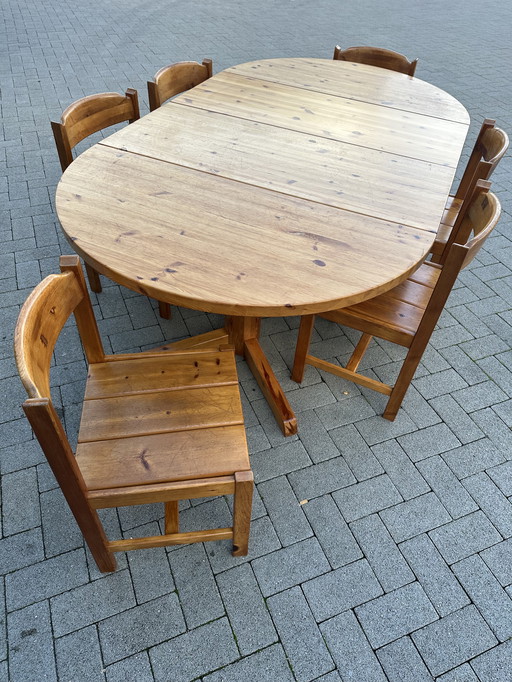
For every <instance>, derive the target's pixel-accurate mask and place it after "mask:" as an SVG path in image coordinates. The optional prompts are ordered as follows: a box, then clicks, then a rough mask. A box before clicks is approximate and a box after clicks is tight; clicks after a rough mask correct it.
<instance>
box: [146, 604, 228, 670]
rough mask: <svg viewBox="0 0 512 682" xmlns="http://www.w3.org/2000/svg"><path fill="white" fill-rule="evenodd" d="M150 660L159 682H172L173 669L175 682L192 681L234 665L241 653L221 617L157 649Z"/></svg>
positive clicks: (152, 652)
mask: <svg viewBox="0 0 512 682" xmlns="http://www.w3.org/2000/svg"><path fill="white" fill-rule="evenodd" d="M149 657H150V659H151V665H152V667H153V673H154V675H155V680H156V681H157V682H168V680H169V671H170V670H172V672H173V682H189V680H193V679H195V678H197V677H199V676H200V675H205V674H206V673H208V672H211V671H212V670H216V669H217V668H221V667H223V666H225V665H228V664H229V663H232V662H233V661H235V660H236V659H237V658H239V653H238V649H237V647H236V644H235V640H234V639H233V633H232V632H231V628H230V627H229V623H228V620H227V618H220V619H219V620H215V621H213V622H211V623H207V624H206V625H201V626H200V627H198V628H195V629H194V630H190V631H189V632H186V633H184V634H183V635H180V636H179V637H175V638H174V639H172V640H170V641H168V642H164V643H163V644H160V645H158V646H155V647H153V648H152V649H151V650H150V652H149ZM220 679H222V678H220ZM227 679H228V678H226V680H227Z"/></svg>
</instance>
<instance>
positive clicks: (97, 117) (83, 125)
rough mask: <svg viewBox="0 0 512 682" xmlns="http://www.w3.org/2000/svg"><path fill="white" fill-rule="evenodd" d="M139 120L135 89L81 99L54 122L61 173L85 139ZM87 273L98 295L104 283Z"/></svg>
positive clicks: (163, 309)
mask: <svg viewBox="0 0 512 682" xmlns="http://www.w3.org/2000/svg"><path fill="white" fill-rule="evenodd" d="M139 118H140V113H139V100H138V96H137V91H136V90H133V88H128V90H127V91H126V93H125V94H124V95H119V94H118V93H117V92H104V93H99V94H97V95H89V96H88V97H82V99H79V100H77V101H76V102H73V104H70V105H69V107H68V108H67V109H66V110H65V111H64V112H63V114H62V116H61V117H60V121H58V122H57V121H52V122H51V124H52V130H53V137H54V138H55V144H56V146H57V152H58V154H59V160H60V165H61V167H62V171H63V172H64V171H65V170H66V168H67V167H68V166H69V165H70V163H72V161H73V148H74V147H75V146H76V145H77V144H78V143H79V142H81V141H82V140H84V139H85V138H86V137H89V135H92V134H93V133H97V132H98V131H99V130H104V129H105V128H109V127H110V126H113V125H116V124H117V123H122V122H124V121H128V123H133V122H134V121H137V120H138V119H139ZM85 269H86V271H87V278H88V280H89V284H90V287H91V289H92V291H94V292H95V293H97V294H99V293H100V292H101V281H100V276H99V274H98V272H97V271H96V270H95V269H94V268H93V267H92V266H91V265H89V264H88V263H85ZM158 307H159V311H160V315H161V317H164V318H165V319H169V318H170V316H171V309H170V306H169V304H168V303H163V302H162V301H159V302H158Z"/></svg>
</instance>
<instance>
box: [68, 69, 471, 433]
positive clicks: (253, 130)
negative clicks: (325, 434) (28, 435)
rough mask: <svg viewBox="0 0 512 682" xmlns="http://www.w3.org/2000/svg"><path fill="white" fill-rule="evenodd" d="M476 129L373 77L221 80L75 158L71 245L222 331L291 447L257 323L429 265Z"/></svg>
mask: <svg viewBox="0 0 512 682" xmlns="http://www.w3.org/2000/svg"><path fill="white" fill-rule="evenodd" d="M468 125H469V117H468V114H467V112H466V110H465V109H464V107H463V106H462V105H461V104H460V103H459V102H458V101H457V100H455V99H454V98H453V97H451V96H450V95H448V94H447V93H445V92H443V91H442V90H440V89H438V88H436V87H434V86H433V85H430V84H429V83H425V82H423V81H421V80H419V79H417V78H411V77H409V76H406V75H404V74H400V73H396V72H393V71H389V70H386V69H380V68H376V67H371V66H365V65H362V64H352V63H347V62H339V61H331V60H320V59H272V60H264V61H259V62H251V63H247V64H241V65H239V66H235V67H232V68H229V69H226V70H225V71H223V72H221V73H219V74H217V75H215V76H213V77H212V78H210V79H209V80H207V81H205V82H204V83H202V84H201V85H199V86H197V87H195V88H193V89H192V90H189V91H188V92H186V93H184V94H182V95H180V96H178V97H176V98H175V99H174V100H172V101H170V102H168V103H167V104H165V105H164V106H162V107H161V108H160V109H158V110H156V111H154V112H153V113H151V114H149V115H147V116H144V117H143V118H142V119H141V120H140V121H137V122H135V123H133V124H132V125H129V126H127V127H125V128H123V129H122V130H121V131H119V132H117V133H115V134H113V135H111V136H110V137H108V138H106V139H104V140H102V141H101V142H100V143H98V144H96V145H95V146H93V147H91V148H90V149H88V150H87V151H85V152H84V153H83V154H81V155H80V156H79V157H78V158H77V159H76V160H75V161H74V162H73V163H72V164H71V165H70V166H69V168H68V169H67V170H66V172H65V173H64V175H63V176H62V179H61V181H60V183H59V186H58V189H57V212H58V216H59V219H60V222H61V224H62V227H63V229H64V232H65V234H66V237H67V238H68V240H69V242H70V243H71V245H72V246H73V248H74V249H75V251H77V252H78V253H79V254H80V255H81V256H82V257H83V258H84V259H85V260H86V261H87V262H88V263H90V264H91V265H92V266H93V267H94V268H96V269H97V270H98V271H99V272H101V273H103V274H104V275H106V276H108V277H110V278H111V279H113V280H115V281H116V282H119V283H120V284H123V285H124V286H127V287H130V288H131V289H134V290H136V291H139V292H141V293H143V294H146V295H147V296H151V297H153V298H156V299H158V300H161V301H168V302H169V303H173V304H176V305H183V306H187V307H190V308H196V309H199V310H205V311H207V312H215V313H223V314H225V315H227V316H228V318H227V323H226V329H223V330H219V331H216V332H211V333H209V334H206V335H202V336H201V337H195V339H191V340H185V341H182V342H178V344H173V347H180V346H181V347H184V346H187V345H188V346H192V345H198V344H201V343H202V344H205V343H211V342H218V341H219V340H221V339H222V338H225V337H226V334H228V335H229V338H230V340H231V341H232V342H233V343H235V346H236V349H237V352H238V353H241V354H244V355H245V357H246V359H247V361H248V363H249V365H250V367H251V369H252V371H253V373H254V375H255V377H256V379H257V380H258V383H259V385H260V387H261V388H262V390H263V393H264V395H265V396H266V398H267V400H268V402H269V404H270V407H271V408H272V410H273V412H274V414H275V415H276V418H277V420H278V422H279V423H280V425H281V428H282V430H283V433H285V434H292V433H295V432H296V430H297V424H296V419H295V415H294V414H293V411H292V409H291V407H290V405H289V403H288V401H287V399H286V396H285V395H284V393H283V391H282V389H281V387H280V386H279V384H278V382H277V380H276V378H275V376H274V374H273V372H272V369H271V367H270V365H269V363H268V361H267V359H266V357H265V355H264V354H263V352H262V350H261V347H260V345H259V342H258V334H259V321H260V318H261V317H272V316H282V315H301V314H305V313H314V312H323V311H326V310H331V309H334V308H339V307H342V306H345V305H350V304H353V303H356V302H359V301H363V300H365V299H368V298H370V297H372V296H375V295H377V294H379V293H382V292H384V291H386V290H388V289H390V288H391V287H393V286H395V285H396V284H397V283H399V282H400V281H401V280H403V279H405V278H406V277H407V276H408V275H409V274H411V272H413V271H414V270H415V268H417V267H418V265H419V264H420V263H421V262H422V261H423V260H424V258H425V257H426V255H427V253H428V251H429V248H430V246H431V244H432V242H433V240H434V237H435V234H436V229H437V226H438V224H439V222H440V219H441V216H442V213H443V208H444V205H445V201H446V199H447V196H448V193H449V190H450V187H451V183H452V180H453V177H454V173H455V169H456V166H457V163H458V160H459V156H460V153H461V149H462V146H463V143H464V140H465V137H466V133H467V129H468Z"/></svg>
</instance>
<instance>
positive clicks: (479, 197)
mask: <svg viewBox="0 0 512 682" xmlns="http://www.w3.org/2000/svg"><path fill="white" fill-rule="evenodd" d="M500 213H501V207H500V204H499V201H498V199H497V198H496V197H495V196H494V194H492V193H491V192H489V183H485V182H482V181H480V182H478V183H477V185H476V187H475V189H474V192H473V197H472V201H471V202H470V204H469V205H468V207H467V210H466V214H465V217H464V221H463V222H462V223H461V225H460V229H459V232H458V234H457V235H453V239H454V241H453V243H451V244H449V245H447V252H446V254H445V258H444V264H443V265H439V264H436V263H431V262H426V263H424V264H423V265H421V266H420V267H419V268H418V270H416V272H415V273H414V274H413V275H411V276H410V277H409V278H408V279H407V280H405V281H404V282H402V283H401V284H399V285H398V286H397V287H395V288H394V289H391V290H390V291H388V292H387V293H385V294H381V295H380V296H376V297H375V298H373V299H371V300H369V301H365V302H364V303H358V304H356V305H353V306H349V307H347V308H340V309H339V310H334V311H332V312H328V313H322V314H321V317H324V318H326V319H327V320H332V321H333V322H337V323H338V324H342V325H346V326H347V327H352V328H353V329H357V330H358V331H360V332H362V336H361V338H360V339H359V342H358V344H357V345H356V347H355V350H354V352H353V354H352V356H351V357H350V359H349V361H348V363H347V365H346V367H340V366H338V365H335V364H333V363H330V362H327V361H325V360H321V359H319V358H315V357H313V356H312V355H309V354H308V350H309V345H310V341H311V334H312V331H313V325H314V321H315V316H314V315H308V316H305V317H303V318H302V320H301V324H300V328H299V336H298V340H297V347H296V351H295V360H294V365H293V370H292V379H293V380H294V381H297V382H301V381H302V378H303V376H304V368H305V365H306V364H308V365H313V366H314V367H317V368H318V369H322V370H325V371H326V372H331V373H332V374H335V375H337V376H340V377H342V378H343V379H348V380H349V381H353V382H355V383H356V384H360V385H361V386H364V387H366V388H371V389H373V390H374V391H378V392H379V393H383V394H384V395H387V396H389V400H388V402H387V405H386V408H385V411H384V414H383V417H385V418H386V419H389V420H390V421H393V420H394V419H395V417H396V414H397V412H398V410H399V408H400V405H401V404H402V400H403V398H404V396H405V393H406V391H407V389H408V387H409V384H410V383H411V381H412V378H413V376H414V372H415V371H416V368H417V366H418V363H419V362H420V360H421V357H422V355H423V352H424V351H425V348H426V346H427V344H428V342H429V339H430V336H431V334H432V332H433V331H434V327H435V325H436V323H437V320H438V319H439V316H440V314H441V312H442V310H443V308H444V305H445V303H446V300H447V298H448V295H449V293H450V291H451V290H452V287H453V285H454V283H455V280H456V279H457V275H458V274H459V272H460V270H461V269H462V268H463V267H465V266H466V265H467V264H468V263H469V262H470V261H471V260H472V259H473V258H474V256H475V255H476V253H477V251H478V250H479V249H480V247H481V246H482V244H483V242H484V240H485V239H486V238H487V237H488V236H489V234H490V233H491V231H492V230H493V228H494V227H495V225H496V223H497V222H498V220H499V217H500ZM471 234H472V235H473V236H471ZM456 239H459V240H460V241H461V242H464V243H457V241H455V240H456ZM373 336H377V337H379V338H381V339H385V340H387V341H391V342H393V343H396V344H398V345H400V346H405V347H406V348H408V352H407V355H406V358H405V360H404V362H403V364H402V367H401V369H400V372H399V375H398V378H397V380H396V382H395V384H394V385H393V386H389V385H388V384H385V383H382V382H381V381H377V380H375V379H371V378H369V377H366V376H364V375H362V374H359V373H358V372H357V368H358V366H359V364H360V362H361V359H362V358H363V356H364V353H365V352H366V349H367V348H368V345H369V343H370V341H371V340H372V337H373Z"/></svg>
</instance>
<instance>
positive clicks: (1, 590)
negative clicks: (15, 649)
mask: <svg viewBox="0 0 512 682" xmlns="http://www.w3.org/2000/svg"><path fill="white" fill-rule="evenodd" d="M6 625H7V622H6V615H5V587H4V581H3V579H1V578H0V661H3V660H4V659H5V658H7V631H6Z"/></svg>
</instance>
